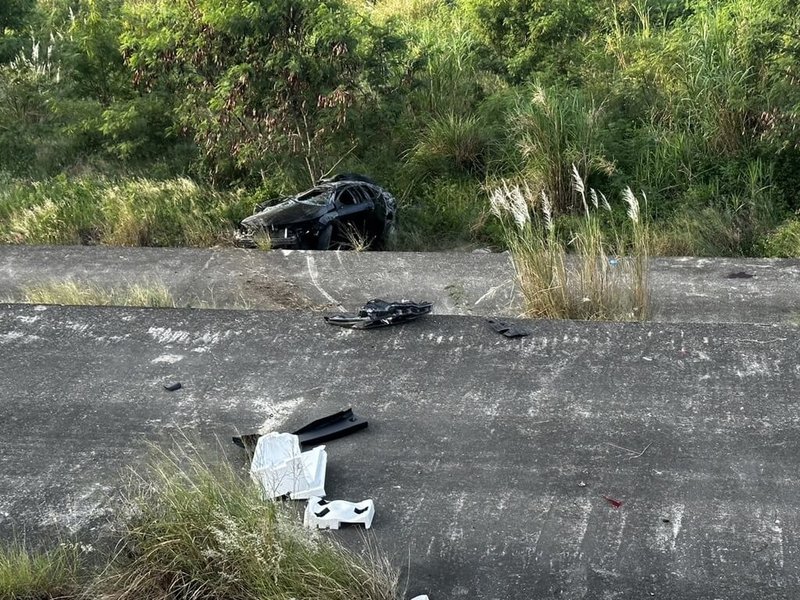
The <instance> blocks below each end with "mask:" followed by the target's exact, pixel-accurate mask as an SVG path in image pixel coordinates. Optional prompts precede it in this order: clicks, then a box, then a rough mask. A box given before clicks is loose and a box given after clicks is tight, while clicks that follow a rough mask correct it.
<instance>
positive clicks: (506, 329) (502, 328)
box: [486, 319, 531, 338]
mask: <svg viewBox="0 0 800 600" xmlns="http://www.w3.org/2000/svg"><path fill="white" fill-rule="evenodd" d="M486 322H487V323H488V324H489V327H491V328H492V329H494V330H495V331H496V332H497V333H501V334H503V335H504V336H506V337H507V338H518V337H525V336H526V335H530V334H531V332H530V331H529V330H527V329H525V328H524V327H520V326H519V325H514V324H512V323H507V322H505V321H500V320H499V319H486Z"/></svg>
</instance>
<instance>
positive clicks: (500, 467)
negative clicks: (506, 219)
mask: <svg viewBox="0 0 800 600" xmlns="http://www.w3.org/2000/svg"><path fill="white" fill-rule="evenodd" d="M527 325H528V326H529V327H530V328H531V329H532V331H533V334H532V335H531V336H529V337H527V338H523V339H520V340H508V339H506V338H503V337H501V336H499V335H497V334H495V333H494V332H492V331H491V330H490V329H489V328H488V327H487V326H486V324H485V322H484V321H483V320H482V319H481V318H477V317H448V316H431V317H427V318H424V319H422V320H420V321H417V322H415V323H410V324H407V325H403V326H399V327H395V328H387V329H383V330H375V331H368V332H363V331H350V330H343V329H338V328H334V327H331V326H328V325H326V324H325V323H324V322H323V320H322V319H321V318H320V316H318V315H314V314H298V313H296V312H288V311H271V312H260V313H257V312H244V311H221V310H218V311H199V310H194V311H192V310H152V309H120V308H109V309H95V308H61V307H32V306H27V307H26V306H11V305H5V306H0V357H1V358H2V360H1V361H0V473H2V484H0V533H2V535H4V536H8V535H10V534H11V532H12V531H14V530H16V531H18V532H19V531H24V532H26V533H27V535H28V536H34V535H37V534H38V533H40V532H47V531H52V529H53V528H65V529H67V530H70V531H73V532H75V533H77V534H78V535H79V536H82V537H84V538H88V539H92V538H93V536H95V535H96V534H97V530H93V528H94V527H99V528H100V529H102V523H103V522H104V519H105V517H106V516H107V515H106V511H107V510H109V507H110V506H112V503H111V502H110V501H109V500H108V497H109V496H113V493H114V490H116V489H117V488H118V486H119V483H120V476H119V473H120V471H121V470H123V469H124V468H125V467H129V466H133V467H136V466H137V465H140V464H142V462H143V461H144V460H145V456H146V453H147V442H156V443H159V444H161V445H163V446H165V447H166V445H167V444H168V443H169V442H168V437H169V435H170V434H171V433H175V432H177V431H178V429H179V428H180V429H181V430H182V431H183V432H184V433H185V434H186V435H188V436H190V437H191V438H193V439H195V440H200V441H201V442H203V443H207V444H208V445H209V446H213V445H214V444H215V443H216V436H218V437H219V438H220V439H221V440H222V443H223V444H225V443H227V438H228V437H229V436H230V434H231V433H233V432H234V431H236V430H240V431H250V430H252V429H254V428H258V427H261V426H266V427H267V428H272V427H276V428H279V429H288V430H291V429H292V428H294V427H297V426H299V425H301V424H303V423H305V422H307V421H309V420H311V419H315V418H317V417H319V416H322V415H324V414H326V413H328V412H332V411H335V410H339V409H341V408H345V407H347V406H352V407H353V408H354V409H355V410H356V411H357V412H358V413H359V414H361V415H363V416H364V417H366V418H368V419H369V421H370V426H369V428H368V429H367V430H366V431H364V432H359V433H357V434H355V435H352V436H350V437H347V438H344V439H341V440H336V441H333V442H330V443H329V445H328V451H329V469H328V479H327V485H326V489H327V491H328V495H329V497H330V498H333V499H337V498H340V499H349V500H361V499H364V498H373V499H374V500H375V503H376V506H377V516H376V519H375V523H374V526H373V527H374V533H375V536H376V537H377V540H378V541H379V543H380V544H381V545H382V546H383V548H384V549H385V550H386V551H388V552H389V553H390V555H391V556H392V557H393V559H394V562H395V564H402V565H408V566H409V568H410V576H409V577H410V579H409V592H413V593H424V592H428V593H430V596H431V598H432V599H434V600H436V599H444V598H460V597H464V598H476V599H503V600H529V599H531V598H537V599H546V598H570V599H578V598H650V597H655V598H669V599H684V598H709V599H710V598H725V599H728V600H731V599H753V600H755V599H758V600H762V599H768V598H774V599H778V598H797V597H800V561H798V557H799V556H800V540H798V537H797V533H796V532H797V531H798V525H800V494H799V493H798V491H800V486H799V484H798V473H797V464H798V458H800V438H798V436H797V428H798V425H799V424H800V355H799V354H800V351H799V350H798V343H797V332H798V330H797V328H796V327H792V326H766V325H719V324H717V325H711V324H708V325H701V324H698V325H681V324H656V323H652V324H645V325H634V324H628V325H620V324H591V323H589V324H587V323H574V322H560V323H559V322H529V323H527ZM165 380H179V381H181V382H182V383H183V385H184V388H183V389H181V390H179V391H177V392H172V393H170V392H166V391H165V390H163V389H162V387H161V384H162V382H164V381H165ZM231 448H232V446H231ZM234 455H235V453H234ZM604 496H605V497H607V498H610V499H612V500H618V501H620V502H622V504H621V506H619V507H618V508H615V507H614V506H612V504H611V503H610V502H609V500H607V499H606V498H604ZM330 535H332V536H335V537H339V538H341V539H344V540H347V541H348V542H352V543H355V544H357V543H358V531H354V530H342V531H340V532H331V533H330Z"/></svg>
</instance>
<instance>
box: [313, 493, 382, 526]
mask: <svg viewBox="0 0 800 600" xmlns="http://www.w3.org/2000/svg"><path fill="white" fill-rule="evenodd" d="M374 517H375V503H374V502H373V501H372V500H364V501H363V502H347V501H346V500H331V501H328V500H323V499H322V498H309V500H308V505H307V506H306V513H305V516H304V517H303V524H304V525H305V526H306V527H317V528H318V529H339V526H340V525H341V524H342V523H363V524H364V527H366V528H367V529H369V528H370V527H372V519H373V518H374Z"/></svg>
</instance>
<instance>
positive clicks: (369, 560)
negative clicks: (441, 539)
mask: <svg viewBox="0 0 800 600" xmlns="http://www.w3.org/2000/svg"><path fill="white" fill-rule="evenodd" d="M136 478H137V479H136V482H135V486H134V492H133V494H132V495H130V496H129V497H127V498H126V499H125V501H124V504H125V511H126V512H127V514H128V515H129V516H128V518H127V519H126V520H125V522H124V524H123V528H122V530H121V531H120V539H121V540H122V544H121V547H120V550H119V552H118V554H117V556H116V557H115V559H114V561H113V562H112V564H111V565H110V566H109V567H108V568H107V569H106V571H105V572H104V573H103V574H102V575H101V576H100V577H99V578H98V580H97V582H96V583H95V585H94V586H93V592H94V593H95V594H96V596H97V597H100V598H104V599H105V600H139V599H142V598H146V599H148V600H220V599H224V600H284V599H288V598H295V599H297V600H303V599H307V600H312V599H314V600H354V599H360V600H396V599H397V598H399V595H398V591H397V574H396V572H395V571H394V570H393V569H392V568H391V567H390V566H389V565H388V563H387V562H386V561H385V560H384V559H383V558H378V557H377V556H368V557H362V556H359V555H356V554H354V553H352V552H350V551H348V550H346V549H344V548H343V547H341V546H339V545H338V544H336V543H334V542H333V541H331V540H329V539H327V538H325V537H323V536H321V535H318V534H317V533H316V532H313V531H311V530H309V529H305V528H303V527H302V525H301V524H300V520H299V518H298V515H297V513H296V512H295V511H293V510H291V509H290V508H289V507H287V506H285V505H282V504H279V503H276V502H272V501H266V500H264V498H263V497H262V494H261V491H260V489H259V488H258V487H257V486H256V485H255V484H254V483H253V482H252V481H250V480H249V479H245V478H244V477H242V476H240V474H239V473H238V472H236V471H234V470H233V469H232V468H231V467H230V466H228V465H227V463H223V464H221V465H214V466H211V465H209V464H208V463H207V462H205V461H203V460H202V459H200V458H198V456H196V455H192V456H188V455H180V456H167V455H161V456H160V458H159V460H158V461H157V462H156V463H155V464H153V465H152V466H151V468H150V469H149V470H148V471H147V473H146V474H145V475H144V476H139V475H137V476H136Z"/></svg>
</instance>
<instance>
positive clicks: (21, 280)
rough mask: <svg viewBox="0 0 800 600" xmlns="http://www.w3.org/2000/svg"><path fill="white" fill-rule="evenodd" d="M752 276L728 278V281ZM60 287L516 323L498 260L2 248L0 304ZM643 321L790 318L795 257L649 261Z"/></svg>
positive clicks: (799, 315)
mask: <svg viewBox="0 0 800 600" xmlns="http://www.w3.org/2000/svg"><path fill="white" fill-rule="evenodd" d="M741 271H744V272H747V273H749V274H752V275H753V277H752V278H750V279H729V278H728V277H727V276H728V275H729V274H731V273H736V272H741ZM66 278H70V279H73V280H75V281H78V282H86V283H94V284H97V285H104V286H107V287H123V286H126V285H132V284H134V283H152V282H157V283H162V284H163V285H165V286H166V287H167V288H168V289H169V290H170V291H171V292H172V294H173V296H174V297H175V298H176V300H177V301H178V303H179V304H180V305H184V306H185V305H188V304H190V303H191V304H197V303H202V304H203V305H205V306H208V307H212V308H214V307H216V308H253V309H268V310H274V309H281V308H287V309H312V310H315V309H316V310H322V309H331V308H336V307H338V306H344V307H345V308H347V309H348V310H353V309H355V308H356V307H358V306H361V305H362V304H363V303H364V302H366V301H367V300H369V299H370V298H373V297H385V298H388V299H401V298H409V299H416V300H430V301H433V302H434V304H435V306H434V312H435V313H438V314H456V315H470V314H471V315H518V314H519V313H520V312H521V310H522V304H521V297H520V294H519V292H518V291H517V289H516V287H515V282H514V273H513V269H512V265H511V262H510V259H509V257H508V255H506V254H467V253H394V252H365V253H355V252H291V251H275V252H259V251H253V250H237V249H225V250H221V249H216V250H215V249H212V250H192V249H176V248H114V247H86V246H76V247H71V246H0V299H2V298H13V297H16V296H18V295H19V292H20V289H21V288H22V287H24V286H28V285H32V284H35V283H41V282H46V281H62V280H64V279H66ZM651 290H652V299H653V313H654V314H653V320H655V321H671V322H732V323H743V322H751V323H781V322H794V321H797V320H798V319H800V260H734V259H691V258H670V259H666V258H665V259H656V260H654V261H652V263H651Z"/></svg>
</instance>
